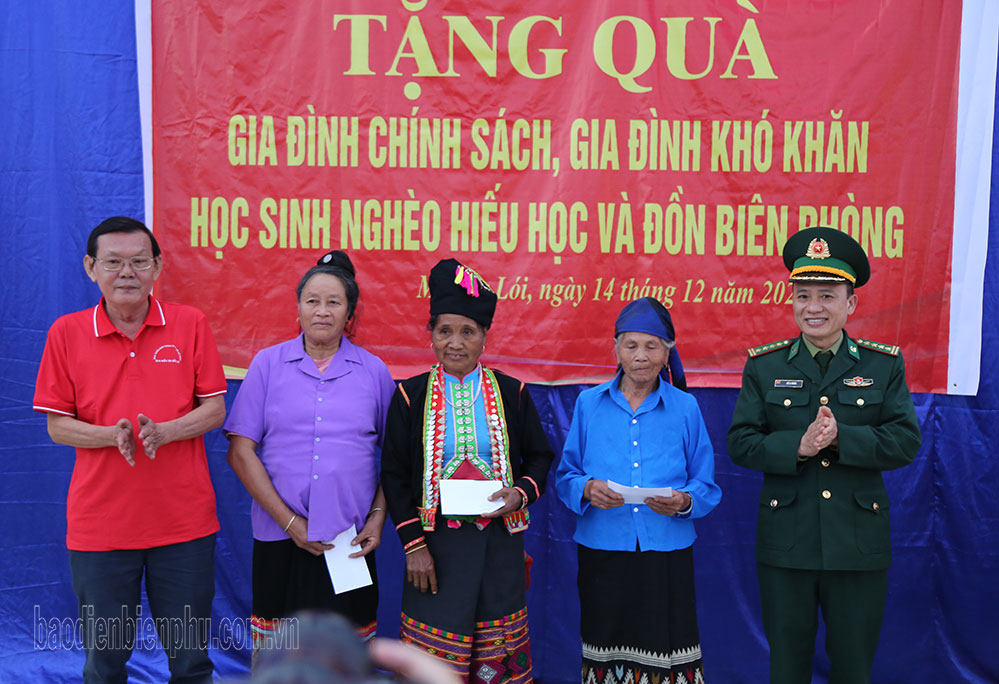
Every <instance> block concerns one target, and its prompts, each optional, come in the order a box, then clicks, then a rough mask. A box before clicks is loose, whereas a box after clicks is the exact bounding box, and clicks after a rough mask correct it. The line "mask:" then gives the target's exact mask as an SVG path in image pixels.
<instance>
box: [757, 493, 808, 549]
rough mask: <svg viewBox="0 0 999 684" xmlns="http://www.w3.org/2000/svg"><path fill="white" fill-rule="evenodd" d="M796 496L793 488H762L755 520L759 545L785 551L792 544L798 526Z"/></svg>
mask: <svg viewBox="0 0 999 684" xmlns="http://www.w3.org/2000/svg"><path fill="white" fill-rule="evenodd" d="M796 498H797V492H795V491H794V490H790V491H783V492H782V491H775V490H768V489H767V488H764V489H763V491H761V492H760V504H759V516H758V517H757V520H756V540H757V542H758V543H759V545H760V546H762V547H766V548H768V549H775V550H777V551H787V550H788V549H790V548H791V547H792V546H794V540H795V536H796V535H797V528H798V523H797V521H798V510H797V507H796V506H795V505H794V502H795V499H796Z"/></svg>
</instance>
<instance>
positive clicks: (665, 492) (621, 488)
mask: <svg viewBox="0 0 999 684" xmlns="http://www.w3.org/2000/svg"><path fill="white" fill-rule="evenodd" d="M607 486H608V487H610V488H611V489H612V490H613V491H615V492H617V493H618V494H620V495H621V496H623V497H624V502H625V503H626V504H644V503H645V500H646V499H649V498H651V497H653V496H665V497H667V498H669V497H671V496H673V488H672V487H628V486H625V485H623V484H618V483H617V482H614V481H613V480H607Z"/></svg>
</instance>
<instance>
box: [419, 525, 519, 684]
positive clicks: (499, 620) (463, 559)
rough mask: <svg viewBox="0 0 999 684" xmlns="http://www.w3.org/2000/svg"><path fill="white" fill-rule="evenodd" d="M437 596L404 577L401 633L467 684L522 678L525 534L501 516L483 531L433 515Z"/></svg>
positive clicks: (509, 683)
mask: <svg viewBox="0 0 999 684" xmlns="http://www.w3.org/2000/svg"><path fill="white" fill-rule="evenodd" d="M424 534H425V537H426V540H427V546H428V548H429V549H430V554H431V555H432V556H433V558H434V570H435V573H436V575H437V588H438V590H437V594H431V593H430V592H427V593H422V592H420V591H419V590H418V589H416V588H415V587H413V585H412V584H410V583H409V582H407V581H405V578H404V579H403V590H402V631H401V639H402V640H403V641H405V642H408V643H410V644H412V645H414V646H417V647H419V648H421V649H422V650H424V651H426V652H427V653H429V654H431V655H433V656H435V657H436V658H438V659H439V660H441V661H443V662H444V663H447V664H448V665H449V666H451V667H452V668H453V669H454V670H455V672H456V673H457V674H458V675H459V676H460V677H461V678H462V679H463V680H464V681H465V682H468V683H469V684H501V683H502V684H527V683H529V682H531V681H532V678H531V644H530V639H529V637H528V631H527V600H526V589H525V582H524V580H525V570H524V540H523V535H521V534H510V533H509V532H507V530H506V527H505V526H504V525H503V521H502V520H493V521H492V522H491V523H490V524H489V525H487V526H486V528H485V529H483V530H480V529H478V528H477V527H476V526H475V525H474V524H472V523H462V525H461V527H458V528H452V527H449V526H448V524H447V521H446V520H444V519H438V522H437V529H436V530H435V531H433V532H425V533H424Z"/></svg>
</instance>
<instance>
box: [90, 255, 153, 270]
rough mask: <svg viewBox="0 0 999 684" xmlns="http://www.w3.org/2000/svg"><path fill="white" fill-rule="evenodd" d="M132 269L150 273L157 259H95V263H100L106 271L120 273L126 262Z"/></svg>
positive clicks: (139, 257) (140, 257) (142, 257)
mask: <svg viewBox="0 0 999 684" xmlns="http://www.w3.org/2000/svg"><path fill="white" fill-rule="evenodd" d="M126 261H127V262H128V265H129V266H131V267H132V270H133V271H148V270H149V269H151V268H152V267H153V262H155V261H156V257H145V256H137V257H132V258H131V259H119V258H117V257H111V258H110V259H94V262H95V263H96V262H100V264H101V265H103V266H104V270H105V271H120V270H121V269H123V268H125V262H126Z"/></svg>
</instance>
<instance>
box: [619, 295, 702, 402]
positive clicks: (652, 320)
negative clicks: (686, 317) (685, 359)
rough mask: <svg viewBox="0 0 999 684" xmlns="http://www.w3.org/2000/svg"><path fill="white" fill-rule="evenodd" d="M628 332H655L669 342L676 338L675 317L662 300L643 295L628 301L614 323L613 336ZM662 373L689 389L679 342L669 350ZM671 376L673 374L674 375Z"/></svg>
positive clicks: (670, 381)
mask: <svg viewBox="0 0 999 684" xmlns="http://www.w3.org/2000/svg"><path fill="white" fill-rule="evenodd" d="M626 332H640V333H646V334H647V335H655V336H656V337H661V338H662V339H664V340H667V341H669V342H676V331H675V329H674V328H673V318H672V317H671V316H670V315H669V310H668V309H667V308H666V307H665V306H663V304H662V302H660V301H659V300H658V299H655V298H654V297H643V298H642V299H636V300H635V301H633V302H631V303H629V304H628V305H627V306H625V307H624V308H623V309H621V313H620V314H618V317H617V322H616V323H615V324H614V337H617V336H618V335H620V334H621V333H626ZM659 375H660V376H661V377H662V378H663V380H666V381H667V382H669V383H671V384H672V385H673V386H674V387H678V388H679V389H682V390H684V391H686V390H687V379H686V376H684V374H683V363H681V362H680V353H679V352H678V351H677V350H676V345H675V344H674V345H673V348H672V349H670V350H669V360H668V361H667V364H666V366H664V367H663V369H662V370H661V371H660V372H659ZM671 376H672V377H671Z"/></svg>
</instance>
